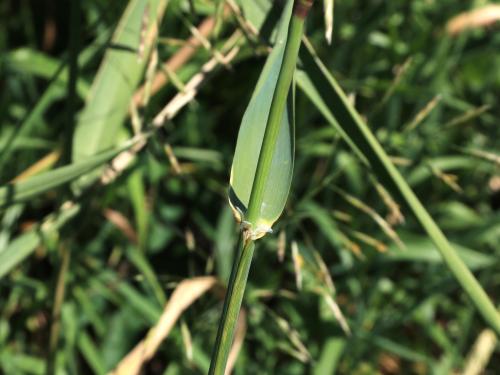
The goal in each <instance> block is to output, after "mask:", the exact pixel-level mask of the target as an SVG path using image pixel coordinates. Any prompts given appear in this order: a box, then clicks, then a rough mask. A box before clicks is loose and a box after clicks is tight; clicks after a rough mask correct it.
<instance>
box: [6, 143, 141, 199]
mask: <svg viewBox="0 0 500 375" xmlns="http://www.w3.org/2000/svg"><path fill="white" fill-rule="evenodd" d="M131 145H132V143H130V142H129V143H127V145H126V146H125V147H120V148H116V149H114V150H111V151H106V152H102V153H100V154H98V155H95V156H93V157H91V158H88V159H87V160H84V161H81V162H78V163H73V164H70V165H66V166H64V167H60V168H57V169H53V170H51V171H49V172H45V173H41V174H39V175H36V176H34V177H31V178H29V179H28V180H23V181H19V182H16V183H11V184H7V185H4V186H1V187H0V208H2V207H4V206H7V205H10V204H12V203H17V202H20V201H25V200H26V199H28V198H32V197H34V196H36V195H38V194H41V193H44V192H46V191H48V190H50V189H53V188H55V187H57V186H60V185H62V184H65V183H67V182H69V181H72V180H74V179H76V178H78V177H80V176H82V175H83V174H85V173H87V172H90V171H92V170H93V169H95V168H96V167H99V166H101V165H103V164H104V163H106V162H108V161H109V160H111V159H112V158H113V157H114V156H116V155H117V154H118V153H120V152H121V151H123V150H125V149H127V148H128V147H130V146H131Z"/></svg>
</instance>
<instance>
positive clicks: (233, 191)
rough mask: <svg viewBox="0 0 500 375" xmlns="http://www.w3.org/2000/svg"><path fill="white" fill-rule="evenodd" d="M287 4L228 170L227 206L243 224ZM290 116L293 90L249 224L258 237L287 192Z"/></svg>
mask: <svg viewBox="0 0 500 375" xmlns="http://www.w3.org/2000/svg"><path fill="white" fill-rule="evenodd" d="M291 3H292V2H289V4H288V7H287V9H286V10H285V11H284V13H283V17H282V18H281V20H280V26H279V31H278V35H277V38H276V42H275V47H274V48H273V50H272V52H271V54H270V55H269V57H268V59H267V61H266V64H265V65H264V68H263V70H262V73H261V75H260V77H259V80H258V82H257V86H256V87H255V90H254V93H253V95H252V98H251V100H250V103H249V104H248V107H247V109H246V111H245V114H244V116H243V120H242V122H241V126H240V131H239V133H238V141H237V144H236V151H235V154H234V159H233V165H232V167H231V179H230V185H231V186H230V191H229V202H230V204H231V207H232V208H233V211H234V214H235V216H236V218H237V220H238V221H240V222H241V221H244V220H245V214H246V211H247V209H248V203H249V200H250V195H251V191H252V186H253V181H254V178H255V172H256V168H257V162H258V159H259V154H260V149H261V146H262V141H263V138H264V132H265V130H266V124H267V118H268V117H269V112H270V109H271V101H272V98H273V95H274V91H275V88H276V83H277V80H278V75H279V72H280V69H281V65H282V62H283V54H284V51H285V42H286V39H287V35H288V23H289V20H290V16H291V10H292V7H291V5H292V4H291ZM293 113H294V93H293V90H290V93H289V95H288V98H287V107H286V109H285V111H284V114H283V118H282V120H281V125H280V130H279V135H278V140H277V143H276V147H275V149H274V153H273V158H272V165H271V171H270V173H269V178H268V180H267V183H266V185H265V187H264V198H263V202H262V205H261V208H260V214H259V217H258V219H257V220H256V222H255V223H252V225H253V226H254V228H256V229H259V230H262V234H265V233H266V232H268V231H270V229H271V226H272V225H273V223H274V222H275V221H276V220H277V219H278V218H279V216H280V215H281V213H282V211H283V209H284V207H285V204H286V200H287V197H288V193H289V190H290V184H291V182H292V174H293V162H294V149H295V129H294V117H293V116H294V115H293Z"/></svg>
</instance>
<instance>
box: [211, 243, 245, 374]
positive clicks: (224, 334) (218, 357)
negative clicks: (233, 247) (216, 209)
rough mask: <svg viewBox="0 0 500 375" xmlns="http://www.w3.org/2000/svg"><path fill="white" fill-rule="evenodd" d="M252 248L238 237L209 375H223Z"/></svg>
mask: <svg viewBox="0 0 500 375" xmlns="http://www.w3.org/2000/svg"><path fill="white" fill-rule="evenodd" d="M254 248H255V242H254V241H246V242H245V241H244V240H243V235H240V239H239V241H238V248H237V253H236V257H235V259H234V262H233V269H232V271H231V277H230V278H229V283H228V286H227V292H226V297H225V299H224V308H223V310H222V316H221V320H220V323H219V329H218V331H217V339H216V341H215V346H214V350H213V353H212V361H211V363H210V370H209V372H208V373H209V374H224V371H225V368H226V362H227V358H228V356H229V350H230V349H231V344H232V342H233V337H234V331H235V328H236V322H237V320H238V315H239V313H240V307H241V301H242V300H243V294H244V292H245V286H246V283H247V278H248V272H249V270H250V264H251V263H252V257H253V251H254Z"/></svg>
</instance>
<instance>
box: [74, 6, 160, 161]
mask: <svg viewBox="0 0 500 375" xmlns="http://www.w3.org/2000/svg"><path fill="white" fill-rule="evenodd" d="M167 3H168V1H167V0H150V1H148V0H130V1H129V3H128V6H127V8H126V9H125V12H124V13H123V16H122V18H121V20H120V23H119V24H118V27H117V28H116V30H115V33H114V35H113V38H112V40H111V47H110V48H109V49H108V51H107V52H106V55H105V57H104V60H103V62H102V64H101V66H100V68H99V71H98V73H97V75H96V78H95V80H94V82H93V84H92V88H91V91H90V95H89V96H88V97H87V101H86V104H85V107H84V109H83V111H82V113H81V115H80V118H79V121H78V123H77V126H76V129H75V134H74V137H73V160H74V161H80V160H82V159H83V158H85V157H88V156H92V155H95V154H97V153H99V152H101V151H103V150H106V149H108V148H110V147H112V146H113V145H115V144H116V142H117V135H118V132H119V130H120V128H121V126H122V124H123V121H124V120H125V118H126V116H127V113H128V110H129V105H130V100H131V98H132V96H133V93H134V91H135V89H136V87H137V85H138V84H139V81H140V79H141V76H142V73H143V71H144V68H145V66H146V64H147V60H148V56H149V52H150V50H151V47H152V45H153V42H154V40H155V37H156V32H157V28H158V23H159V22H160V21H161V18H162V15H163V12H164V11H165V7H166V5H167ZM145 20H146V21H147V22H146V23H145V22H144V21H145Z"/></svg>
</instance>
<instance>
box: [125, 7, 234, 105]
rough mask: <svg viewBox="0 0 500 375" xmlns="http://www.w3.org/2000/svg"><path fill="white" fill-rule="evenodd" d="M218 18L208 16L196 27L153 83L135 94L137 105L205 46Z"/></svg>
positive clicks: (157, 89)
mask: <svg viewBox="0 0 500 375" xmlns="http://www.w3.org/2000/svg"><path fill="white" fill-rule="evenodd" d="M228 13H229V9H228V8H226V9H225V11H224V16H227V14H228ZM215 23H216V20H215V18H214V17H207V18H205V19H204V20H203V22H202V23H201V24H200V25H199V26H198V28H196V32H195V33H194V34H193V35H192V36H191V37H190V38H189V39H188V40H187V42H186V43H185V44H184V46H183V47H181V49H179V51H177V52H176V53H175V54H174V55H173V56H172V57H171V58H170V59H168V60H167V61H166V62H165V63H164V64H163V67H162V69H160V70H159V71H158V72H157V73H156V74H155V75H154V78H152V80H151V84H150V85H149V87H147V86H148V85H147V84H144V85H143V86H141V87H140V88H139V89H138V90H137V91H136V93H135V95H134V103H135V104H136V105H137V106H140V105H141V104H143V97H144V96H145V94H146V93H147V95H148V96H150V95H154V94H156V93H157V92H158V91H159V90H160V89H161V88H162V87H163V86H165V85H166V84H167V82H168V76H167V75H166V74H165V73H164V72H165V71H167V72H176V71H177V70H178V69H179V68H181V67H182V66H183V65H184V64H186V62H188V61H189V60H190V59H191V58H192V57H193V55H194V54H195V53H196V51H197V50H198V48H200V47H202V46H203V41H204V40H206V39H207V38H208V37H209V35H210V34H211V33H212V31H213V30H214V28H215Z"/></svg>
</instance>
